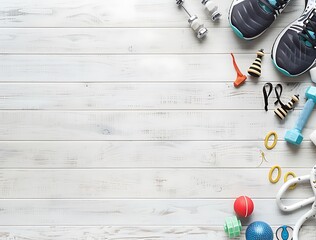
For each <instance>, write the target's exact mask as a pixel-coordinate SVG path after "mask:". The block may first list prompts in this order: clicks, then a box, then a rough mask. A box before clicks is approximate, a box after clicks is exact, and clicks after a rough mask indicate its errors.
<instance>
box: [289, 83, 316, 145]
mask: <svg viewBox="0 0 316 240" xmlns="http://www.w3.org/2000/svg"><path fill="white" fill-rule="evenodd" d="M305 96H306V98H307V99H308V100H307V102H306V103H305V106H304V108H303V110H302V112H301V114H300V116H299V118H298V120H297V122H296V125H295V127H294V128H293V129H291V130H289V131H287V132H286V134H285V137H284V139H285V141H287V142H289V143H292V144H295V145H299V144H301V142H302V141H303V138H304V137H303V134H302V130H303V128H304V126H305V124H306V122H307V120H308V118H309V116H310V115H311V113H312V111H313V109H314V107H315V104H316V87H309V88H307V90H306V93H305Z"/></svg>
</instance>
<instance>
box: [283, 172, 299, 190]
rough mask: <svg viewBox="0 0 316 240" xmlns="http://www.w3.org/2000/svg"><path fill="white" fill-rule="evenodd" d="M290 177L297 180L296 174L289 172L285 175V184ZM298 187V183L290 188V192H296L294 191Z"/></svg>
mask: <svg viewBox="0 0 316 240" xmlns="http://www.w3.org/2000/svg"><path fill="white" fill-rule="evenodd" d="M289 176H292V177H293V178H296V174H295V173H294V172H287V173H286V174H285V176H284V182H285V183H286V182H287V180H288V177H289ZM296 186H297V183H295V184H293V185H291V186H290V187H289V189H290V190H294V189H295V188H296Z"/></svg>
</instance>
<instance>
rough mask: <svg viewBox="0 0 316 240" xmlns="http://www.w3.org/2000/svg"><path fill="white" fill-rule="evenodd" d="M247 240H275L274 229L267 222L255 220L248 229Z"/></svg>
mask: <svg viewBox="0 0 316 240" xmlns="http://www.w3.org/2000/svg"><path fill="white" fill-rule="evenodd" d="M246 240H273V231H272V228H271V227H270V226H269V224H267V223H265V222H260V221H258V222H253V223H251V224H250V225H249V226H248V228H247V230H246Z"/></svg>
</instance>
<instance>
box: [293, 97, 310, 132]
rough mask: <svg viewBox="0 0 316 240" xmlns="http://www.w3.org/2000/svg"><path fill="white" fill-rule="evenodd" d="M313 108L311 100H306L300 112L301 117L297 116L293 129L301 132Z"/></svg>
mask: <svg viewBox="0 0 316 240" xmlns="http://www.w3.org/2000/svg"><path fill="white" fill-rule="evenodd" d="M314 107H315V102H314V101H313V100H312V99H308V100H307V102H306V103H305V106H304V108H303V110H302V112H301V115H300V116H299V118H298V120H297V122H296V125H295V129H297V130H298V131H300V132H302V130H303V128H304V126H305V124H306V123H307V120H308V118H309V116H310V115H311V113H312V111H313V109H314Z"/></svg>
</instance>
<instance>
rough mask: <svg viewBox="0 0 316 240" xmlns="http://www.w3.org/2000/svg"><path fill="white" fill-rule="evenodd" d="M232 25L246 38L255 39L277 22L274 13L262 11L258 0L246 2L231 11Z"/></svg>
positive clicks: (247, 0)
mask: <svg viewBox="0 0 316 240" xmlns="http://www.w3.org/2000/svg"><path fill="white" fill-rule="evenodd" d="M231 11H232V12H231V23H232V24H233V26H234V27H236V28H237V29H238V30H239V31H240V32H241V33H242V34H243V36H244V37H245V38H254V37H256V36H258V35H260V34H261V33H262V32H264V31H265V30H266V29H267V28H268V27H269V26H270V25H271V24H272V23H273V21H274V20H275V17H274V14H273V13H268V12H266V11H265V10H263V9H262V7H261V6H260V5H259V3H258V0H246V1H243V2H241V3H239V4H237V5H235V6H234V7H233V9H232V10H231Z"/></svg>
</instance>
